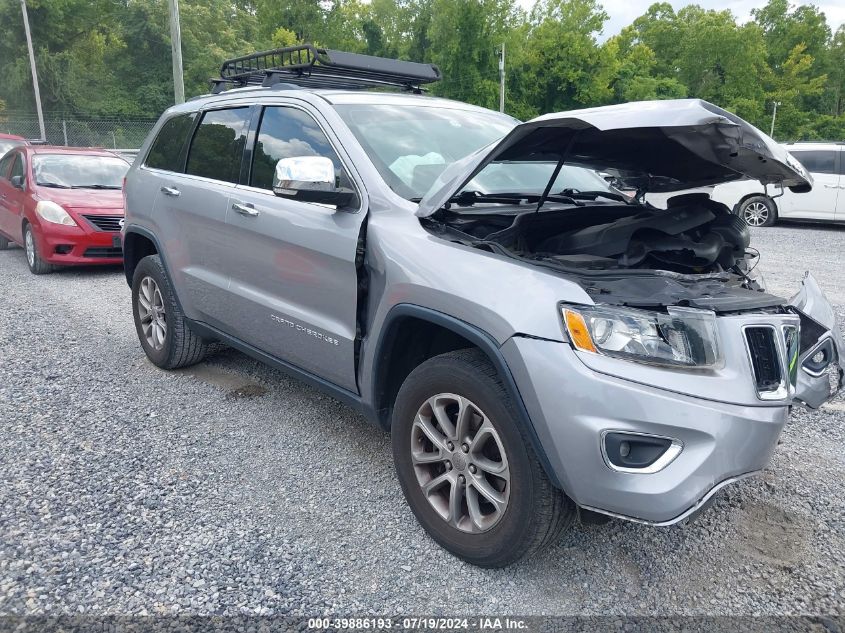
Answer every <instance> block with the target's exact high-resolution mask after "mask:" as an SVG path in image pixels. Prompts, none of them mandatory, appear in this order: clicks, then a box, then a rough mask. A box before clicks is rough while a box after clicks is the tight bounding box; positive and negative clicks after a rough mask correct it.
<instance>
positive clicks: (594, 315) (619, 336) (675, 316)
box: [561, 306, 722, 368]
mask: <svg viewBox="0 0 845 633" xmlns="http://www.w3.org/2000/svg"><path fill="white" fill-rule="evenodd" d="M561 311H562V313H563V322H564V325H565V326H566V330H567V331H568V332H569V338H570V340H571V341H572V344H573V345H574V346H575V347H576V348H577V349H579V350H581V351H584V352H592V353H595V354H604V355H606V356H613V357H616V358H625V359H628V360H633V361H639V362H641V363H650V364H653V365H668V366H672V367H691V368H702V367H716V366H718V365H719V364H720V363H721V362H722V356H721V353H720V350H719V338H718V334H717V332H716V314H715V313H714V312H711V311H709V310H696V309H694V308H680V307H671V308H668V310H667V311H668V314H663V313H661V312H647V311H645V310H631V309H628V308H609V307H604V306H595V307H593V306H577V308H576V307H570V306H563V307H562V308H561Z"/></svg>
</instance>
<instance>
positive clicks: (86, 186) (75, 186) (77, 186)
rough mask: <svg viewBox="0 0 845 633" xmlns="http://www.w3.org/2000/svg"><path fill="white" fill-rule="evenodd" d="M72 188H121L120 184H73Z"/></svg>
mask: <svg viewBox="0 0 845 633" xmlns="http://www.w3.org/2000/svg"><path fill="white" fill-rule="evenodd" d="M71 189H121V186H120V185H73V186H72V187H71Z"/></svg>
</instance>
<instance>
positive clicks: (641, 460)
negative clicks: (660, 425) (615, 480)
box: [601, 431, 683, 474]
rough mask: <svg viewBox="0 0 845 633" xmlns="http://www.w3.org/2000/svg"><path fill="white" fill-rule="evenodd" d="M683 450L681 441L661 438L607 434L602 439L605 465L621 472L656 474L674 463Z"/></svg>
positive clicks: (609, 432)
mask: <svg viewBox="0 0 845 633" xmlns="http://www.w3.org/2000/svg"><path fill="white" fill-rule="evenodd" d="M682 450H683V443H682V442H681V441H680V440H676V439H673V438H671V437H663V436H660V435H649V434H646V433H631V432H628V431H605V432H604V433H602V438H601V451H602V457H603V458H604V462H605V464H606V465H607V467H608V468H610V469H611V470H616V471H619V472H626V473H641V474H651V473H656V472H658V471H661V470H663V469H664V468H666V466H668V465H669V464H670V463H672V461H674V459H675V458H676V457H677V456H678V455H679V454H680V453H681V451H682Z"/></svg>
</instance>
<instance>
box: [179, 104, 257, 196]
mask: <svg viewBox="0 0 845 633" xmlns="http://www.w3.org/2000/svg"><path fill="white" fill-rule="evenodd" d="M248 116H249V108H231V109H227V110H212V111H210V112H206V113H205V115H204V116H203V118H202V121H201V122H200V126H199V128H197V131H196V134H194V140H193V142H192V143H191V149H190V151H189V152H188V166H187V168H186V169H185V173H188V174H193V175H195V176H205V177H206V178H214V179H215V180H222V181H224V182H234V183H236V182H238V180H239V178H240V175H241V157H242V156H243V151H244V144H245V142H246V128H247V125H246V123H247V117H248Z"/></svg>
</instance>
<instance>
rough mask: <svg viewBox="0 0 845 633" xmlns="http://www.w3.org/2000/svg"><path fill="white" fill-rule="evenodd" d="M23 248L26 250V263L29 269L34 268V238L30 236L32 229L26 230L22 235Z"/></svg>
mask: <svg viewBox="0 0 845 633" xmlns="http://www.w3.org/2000/svg"><path fill="white" fill-rule="evenodd" d="M23 241H24V247H25V248H26V261H28V262H29V267H30V268H34V267H35V238H34V237H33V236H32V229H29V228H28V229H27V230H26V235H24V239H23Z"/></svg>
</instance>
